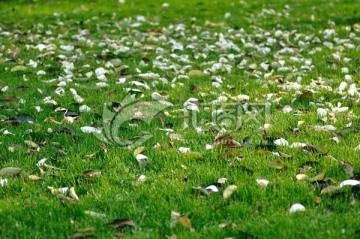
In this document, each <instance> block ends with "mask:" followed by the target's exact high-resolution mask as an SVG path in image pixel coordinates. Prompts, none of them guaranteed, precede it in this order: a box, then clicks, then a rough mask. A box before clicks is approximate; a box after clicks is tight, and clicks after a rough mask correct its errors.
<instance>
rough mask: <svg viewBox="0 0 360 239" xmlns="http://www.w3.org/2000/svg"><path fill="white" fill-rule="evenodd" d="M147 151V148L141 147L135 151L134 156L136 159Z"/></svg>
mask: <svg viewBox="0 0 360 239" xmlns="http://www.w3.org/2000/svg"><path fill="white" fill-rule="evenodd" d="M145 151H146V148H145V147H144V146H140V147H138V148H136V149H135V150H134V156H135V157H136V156H137V155H138V154H142V153H143V152H145Z"/></svg>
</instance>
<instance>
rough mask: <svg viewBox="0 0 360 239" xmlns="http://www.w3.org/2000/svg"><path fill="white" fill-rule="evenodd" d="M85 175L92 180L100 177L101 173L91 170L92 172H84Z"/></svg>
mask: <svg viewBox="0 0 360 239" xmlns="http://www.w3.org/2000/svg"><path fill="white" fill-rule="evenodd" d="M83 174H84V175H85V176H88V177H91V178H95V177H100V175H101V171H99V170H92V169H90V170H86V171H84V172H83Z"/></svg>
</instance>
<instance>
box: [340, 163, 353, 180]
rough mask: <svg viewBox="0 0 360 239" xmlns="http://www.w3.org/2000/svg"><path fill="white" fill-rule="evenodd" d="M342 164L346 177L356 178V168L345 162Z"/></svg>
mask: <svg viewBox="0 0 360 239" xmlns="http://www.w3.org/2000/svg"><path fill="white" fill-rule="evenodd" d="M340 163H341V166H342V167H343V169H344V171H345V173H346V175H347V176H348V177H349V178H351V177H353V176H354V168H353V166H352V164H350V163H347V162H343V161H340Z"/></svg>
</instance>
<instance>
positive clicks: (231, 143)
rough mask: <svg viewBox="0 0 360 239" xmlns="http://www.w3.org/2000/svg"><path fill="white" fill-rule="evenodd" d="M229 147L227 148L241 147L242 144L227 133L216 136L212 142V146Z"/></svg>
mask: <svg viewBox="0 0 360 239" xmlns="http://www.w3.org/2000/svg"><path fill="white" fill-rule="evenodd" d="M218 146H219V147H229V148H241V147H242V145H241V144H240V143H239V142H237V141H235V140H233V139H232V137H231V136H230V135H229V134H227V135H223V136H216V137H215V140H214V142H213V143H212V147H218Z"/></svg>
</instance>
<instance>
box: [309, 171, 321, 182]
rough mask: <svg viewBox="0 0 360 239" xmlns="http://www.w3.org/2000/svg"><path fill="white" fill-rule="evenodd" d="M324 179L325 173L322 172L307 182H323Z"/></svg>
mask: <svg viewBox="0 0 360 239" xmlns="http://www.w3.org/2000/svg"><path fill="white" fill-rule="evenodd" d="M324 177H325V172H322V173H320V174H318V175H316V176H315V177H313V178H310V179H309V182H315V181H320V180H323V179H324Z"/></svg>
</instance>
